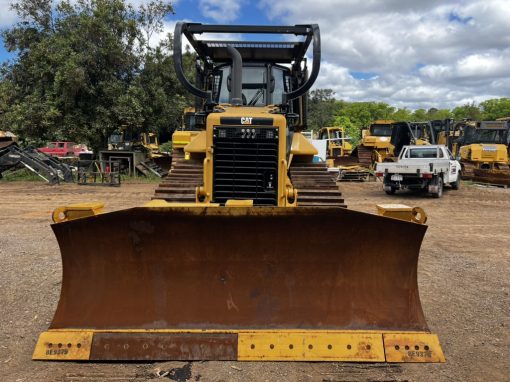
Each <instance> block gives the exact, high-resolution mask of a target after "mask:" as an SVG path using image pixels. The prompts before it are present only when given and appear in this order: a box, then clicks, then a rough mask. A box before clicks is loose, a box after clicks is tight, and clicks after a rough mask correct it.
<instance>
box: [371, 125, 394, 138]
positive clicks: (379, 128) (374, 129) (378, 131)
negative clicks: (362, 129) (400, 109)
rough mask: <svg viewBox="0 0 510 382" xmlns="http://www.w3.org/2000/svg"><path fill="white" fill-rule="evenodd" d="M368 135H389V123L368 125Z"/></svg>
mask: <svg viewBox="0 0 510 382" xmlns="http://www.w3.org/2000/svg"><path fill="white" fill-rule="evenodd" d="M370 135H375V136H376V137H391V125H386V124H384V125H379V124H375V123H374V124H372V125H370Z"/></svg>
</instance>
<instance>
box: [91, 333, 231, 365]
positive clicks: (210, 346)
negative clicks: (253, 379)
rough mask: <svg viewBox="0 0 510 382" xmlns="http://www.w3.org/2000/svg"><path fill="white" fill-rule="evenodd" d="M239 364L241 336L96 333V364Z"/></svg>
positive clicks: (92, 349)
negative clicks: (216, 362) (203, 361)
mask: <svg viewBox="0 0 510 382" xmlns="http://www.w3.org/2000/svg"><path fill="white" fill-rule="evenodd" d="M171 359H178V360H182V361H199V360H205V359H211V360H216V361H235V360H236V359H237V334H211V333H200V334H192V333H180V334H168V333H167V334H161V333H96V334H95V335H94V341H93V343H92V348H91V352H90V360H93V361H124V360H130V361H157V360H162V361H163V360H171Z"/></svg>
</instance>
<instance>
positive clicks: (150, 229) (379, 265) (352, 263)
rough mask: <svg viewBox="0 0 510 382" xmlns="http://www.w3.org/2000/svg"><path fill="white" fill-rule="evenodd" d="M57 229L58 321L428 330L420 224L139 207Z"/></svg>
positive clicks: (94, 325) (295, 212)
mask: <svg viewBox="0 0 510 382" xmlns="http://www.w3.org/2000/svg"><path fill="white" fill-rule="evenodd" d="M52 228H53V230H54V232H55V235H56V237H57V239H58V243H59V246H60V250H61V254H62V261H63V282H62V290H61V296H60V301H59V304H58V307H57V311H56V313H55V316H54V319H53V322H52V324H51V328H52V329H63V328H91V329H133V328H134V329H245V328H249V329H257V328H264V329H271V328H274V329H278V328H287V329H289V328H290V329H291V328H300V329H306V328H309V329H374V330H428V328H427V324H426V322H425V318H424V315H423V312H422V308H421V304H420V299H419V295H418V286H417V263H418V255H419V249H420V245H421V241H422V239H423V235H424V234H425V230H426V227H425V226H421V225H418V224H413V223H407V222H403V221H399V220H394V219H389V218H383V217H379V216H375V215H371V214H366V213H361V212H356V211H350V210H346V209H341V208H331V209H329V208H311V209H308V208H300V209H290V208H289V209H284V208H248V209H245V208H143V207H140V208H133V209H127V210H122V211H117V212H112V213H107V214H103V215H98V216H94V217H91V218H85V219H79V220H74V221H69V222H65V223H60V224H54V225H53V226H52Z"/></svg>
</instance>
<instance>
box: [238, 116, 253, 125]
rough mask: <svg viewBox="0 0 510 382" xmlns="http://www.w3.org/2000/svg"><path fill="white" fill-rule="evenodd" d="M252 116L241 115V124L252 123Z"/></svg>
mask: <svg viewBox="0 0 510 382" xmlns="http://www.w3.org/2000/svg"><path fill="white" fill-rule="evenodd" d="M252 119H253V118H252V117H241V125H251V120H252Z"/></svg>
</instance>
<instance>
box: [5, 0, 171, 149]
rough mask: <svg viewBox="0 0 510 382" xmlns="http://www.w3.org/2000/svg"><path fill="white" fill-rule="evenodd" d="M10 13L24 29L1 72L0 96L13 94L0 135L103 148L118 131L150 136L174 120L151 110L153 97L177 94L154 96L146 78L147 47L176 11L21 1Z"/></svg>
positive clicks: (12, 37)
mask: <svg viewBox="0 0 510 382" xmlns="http://www.w3.org/2000/svg"><path fill="white" fill-rule="evenodd" d="M12 8H13V9H14V10H15V11H16V12H17V13H18V16H19V18H20V22H19V23H18V24H16V25H15V26H14V27H12V28H10V29H8V30H5V31H4V32H3V38H4V41H5V45H6V48H7V49H8V50H9V51H10V52H14V53H16V55H17V57H16V59H14V60H13V61H12V62H11V63H9V64H7V65H4V67H3V69H2V83H5V84H4V85H2V87H1V88H0V90H3V89H4V88H8V89H10V90H11V91H12V95H11V96H10V97H9V100H8V104H7V105H5V106H4V107H5V112H4V113H3V114H2V115H1V116H0V128H4V127H6V126H8V127H9V128H10V129H12V130H14V131H15V132H16V133H17V134H18V135H20V136H22V137H25V138H26V139H27V140H29V141H32V142H36V141H41V140H42V141H44V140H50V139H69V140H74V141H85V142H88V143H90V144H91V145H92V146H93V147H94V148H98V147H101V146H102V145H104V143H105V141H106V138H107V137H108V136H109V135H110V134H111V132H112V131H113V130H114V129H116V128H118V127H119V126H120V125H127V126H129V127H132V128H133V130H134V131H135V132H136V131H142V130H147V129H150V126H148V123H149V122H148V121H149V120H150V121H151V123H152V122H154V121H155V120H158V118H159V117H160V116H161V115H162V114H164V113H168V111H167V110H160V109H158V110H157V111H155V110H156V109H153V108H151V107H149V108H148V107H147V105H152V96H153V95H154V93H157V92H165V94H166V95H168V96H169V97H170V96H174V94H172V93H170V92H173V91H175V90H176V87H167V86H166V84H165V86H163V85H161V86H160V89H152V91H151V92H148V87H146V86H144V83H143V81H141V80H140V73H141V72H143V71H144V70H145V66H146V61H147V59H148V57H147V55H149V54H150V52H147V51H148V50H147V49H145V47H147V46H148V45H147V41H148V39H149V38H150V35H151V33H154V32H156V31H160V30H161V27H162V24H161V20H162V19H163V18H164V17H165V16H166V15H167V14H170V13H172V12H173V9H172V7H171V5H170V4H168V3H164V2H162V1H152V2H150V3H149V4H146V5H144V6H142V7H141V8H140V9H139V10H136V9H134V8H133V7H132V6H131V5H129V4H128V3H127V2H126V1H124V0H78V1H72V2H71V1H70V0H62V1H60V2H58V3H56V5H54V4H53V2H52V1H51V0H19V1H16V2H15V3H14V4H13V6H12ZM158 12H159V13H158ZM149 59H150V57H149ZM171 80H172V81H173V83H176V80H175V76H174V77H173V78H172V79H171ZM0 99H2V100H3V99H5V96H0ZM168 107H169V108H171V107H173V104H169V106H168ZM156 113H159V115H157V114H156ZM175 113H176V114H178V113H180V112H179V111H175Z"/></svg>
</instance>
